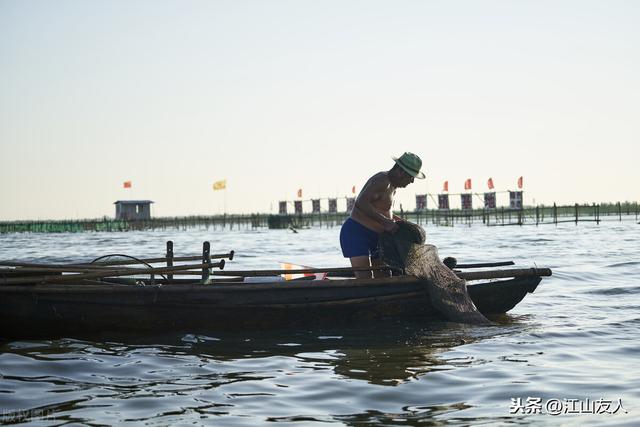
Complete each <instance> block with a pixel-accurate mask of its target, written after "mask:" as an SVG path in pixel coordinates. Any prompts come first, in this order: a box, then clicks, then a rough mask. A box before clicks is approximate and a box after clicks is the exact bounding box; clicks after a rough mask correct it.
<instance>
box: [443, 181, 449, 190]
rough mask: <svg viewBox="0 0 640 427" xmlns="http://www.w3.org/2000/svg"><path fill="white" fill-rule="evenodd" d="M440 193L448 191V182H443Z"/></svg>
mask: <svg viewBox="0 0 640 427" xmlns="http://www.w3.org/2000/svg"><path fill="white" fill-rule="evenodd" d="M442 191H449V181H445V182H444V184H443V185H442Z"/></svg>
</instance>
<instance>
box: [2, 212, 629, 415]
mask: <svg viewBox="0 0 640 427" xmlns="http://www.w3.org/2000/svg"><path fill="white" fill-rule="evenodd" d="M338 233H339V228H337V227H336V228H315V229H309V230H301V231H300V232H299V233H297V234H294V233H292V232H290V231H285V230H259V231H255V230H235V231H220V230H216V231H213V230H205V229H201V230H187V231H183V230H170V231H154V232H127V233H84V234H9V235H0V259H10V258H11V259H21V260H30V261H50V262H63V261H77V260H89V259H92V258H94V257H97V256H100V255H104V254H109V253H125V254H129V255H134V256H139V257H152V256H162V255H163V253H164V248H165V242H166V241H167V240H173V241H174V244H175V253H176V256H179V255H193V254H198V253H199V252H200V251H201V247H202V241H204V240H209V241H210V242H211V246H212V252H226V251H227V250H230V249H234V250H235V251H236V254H237V255H236V258H235V259H234V260H233V261H232V262H231V263H230V264H229V265H228V267H227V268H233V269H236V268H237V269H241V268H278V263H279V262H280V261H290V262H294V263H300V264H305V265H311V266H319V267H329V266H331V267H335V266H344V265H346V262H345V260H344V259H343V258H342V256H341V255H340V251H339V244H338ZM427 234H428V240H429V242H430V243H433V244H435V245H437V246H438V247H439V250H440V254H441V256H447V255H450V256H455V257H456V258H458V260H459V261H460V262H465V263H466V262H482V261H504V260H513V261H515V262H516V264H517V265H519V266H536V265H537V266H539V267H550V268H552V269H553V276H552V277H549V278H545V279H543V281H542V283H541V284H540V286H538V289H537V290H536V292H535V293H533V294H529V295H528V296H527V297H526V298H525V299H524V301H522V302H521V303H520V304H519V305H518V306H517V307H516V308H515V309H514V310H512V311H511V312H510V313H508V315H506V316H505V317H504V318H502V319H499V322H498V324H497V325H495V326H488V327H487V326H482V327H477V326H468V325H460V324H453V323H447V322H439V323H431V324H410V323H403V322H389V323H386V324H379V323H376V324H372V325H358V326H352V327H341V328H340V329H334V330H332V329H323V330H307V329H305V330H274V331H272V332H270V333H268V334H265V333H260V334H257V333H252V332H251V331H247V332H245V333H241V334H233V335H230V334H222V333H217V332H216V329H215V326H212V328H211V331H210V333H208V334H207V335H194V334H181V335H175V334H168V333H162V331H157V333H154V334H153V335H145V336H134V337H126V338H124V337H109V338H108V339H105V338H104V337H102V338H100V339H95V340H87V339H86V337H85V338H84V339H77V338H75V337H68V338H64V339H56V340H39V341H11V342H6V341H5V342H0V423H4V424H15V423H18V424H20V423H24V424H37V425H59V424H65V423H72V424H73V423H80V424H105V425H107V424H111V425H113V424H118V425H126V424H131V425H134V424H148V425H173V424H190V425H194V424H195V425H199V424H211V425H231V426H233V425H246V426H253V425H258V424H266V423H267V422H272V423H277V424H279V425H296V426H302V425H305V426H306V425H354V426H356V425H357V426H361V425H399V426H405V425H444V424H452V425H511V424H517V425H548V424H562V425H570V426H571V425H573V426H582V425H638V421H637V420H638V419H640V340H639V338H640V332H638V331H639V329H640V243H639V240H640V239H639V238H640V225H638V224H637V223H636V221H635V220H633V218H629V219H627V220H625V221H623V222H614V221H610V222H604V223H601V224H600V225H595V224H583V223H581V224H580V225H578V226H575V225H567V224H565V225H560V226H558V227H555V226H550V225H546V226H541V227H538V228H536V227H535V226H524V227H502V228H500V227H484V226H481V225H475V226H472V227H464V226H456V227H452V228H448V227H434V226H427ZM16 327H19V326H16ZM518 399H519V400H518ZM538 399H539V400H538ZM538 411H540V412H542V414H538V413H536V412H538ZM512 412H515V413H512ZM559 412H561V414H560V415H554V414H555V413H559ZM595 412H602V413H599V414H595ZM614 412H615V413H614Z"/></svg>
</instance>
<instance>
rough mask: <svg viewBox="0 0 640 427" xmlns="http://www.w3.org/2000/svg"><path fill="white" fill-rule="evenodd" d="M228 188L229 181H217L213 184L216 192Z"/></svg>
mask: <svg viewBox="0 0 640 427" xmlns="http://www.w3.org/2000/svg"><path fill="white" fill-rule="evenodd" d="M225 188H227V180H226V179H223V180H222V181H216V182H214V183H213V189H214V190H224V189H225Z"/></svg>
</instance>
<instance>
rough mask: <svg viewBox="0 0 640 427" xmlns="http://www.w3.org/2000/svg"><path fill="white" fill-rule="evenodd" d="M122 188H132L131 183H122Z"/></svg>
mask: <svg viewBox="0 0 640 427" xmlns="http://www.w3.org/2000/svg"><path fill="white" fill-rule="evenodd" d="M122 186H123V187H124V188H131V181H125V182H123V183H122Z"/></svg>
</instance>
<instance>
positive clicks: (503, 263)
mask: <svg viewBox="0 0 640 427" xmlns="http://www.w3.org/2000/svg"><path fill="white" fill-rule="evenodd" d="M514 264H515V262H513V261H500V262H480V263H477V264H456V266H455V268H486V267H505V266H507V265H514Z"/></svg>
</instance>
